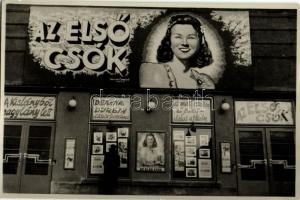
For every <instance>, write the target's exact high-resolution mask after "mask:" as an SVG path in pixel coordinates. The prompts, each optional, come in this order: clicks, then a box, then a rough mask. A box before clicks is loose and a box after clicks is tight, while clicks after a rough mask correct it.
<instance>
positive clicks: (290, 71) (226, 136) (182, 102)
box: [2, 4, 297, 196]
mask: <svg viewBox="0 0 300 200" xmlns="http://www.w3.org/2000/svg"><path fill="white" fill-rule="evenodd" d="M182 14H186V15H190V16H193V17H195V18H197V19H198V20H199V21H200V22H201V24H202V26H201V27H203V30H204V31H203V33H204V34H203V35H204V36H203V38H202V39H203V41H204V37H205V40H206V45H207V46H208V47H209V48H210V53H211V55H212V60H213V61H212V62H213V66H214V68H213V70H208V72H207V74H206V75H208V76H210V77H211V79H212V80H213V83H214V85H213V87H205V86H203V87H201V86H200V87H199V88H198V89H196V88H195V89H192V88H184V87H182V88H180V87H177V88H165V87H160V86H151V85H150V86H149V87H148V86H145V85H143V84H141V82H142V80H141V79H142V78H141V70H140V66H141V65H142V64H143V63H145V62H148V63H155V62H156V63H157V60H156V50H157V48H158V46H159V44H160V42H161V40H162V38H163V37H164V34H165V31H166V29H167V27H168V25H167V24H168V21H169V19H170V18H172V16H176V15H182ZM296 18H297V12H296V10H272V9H268V10H267V9H230V10H226V9H200V8H193V9H192V8H190V9H189V8H186V9H177V8H132V7H131V8H129V7H123V8H115V7H109V8H105V7H75V6H74V7H59V6H44V7H43V6H38V5H35V6H33V5H13V4H8V5H7V8H6V22H5V24H6V48H5V98H4V99H3V101H2V102H3V105H4V116H5V122H4V151H3V191H4V192H5V193H46V194H47V193H48V194H99V193H100V194H101V193H103V191H102V187H103V184H105V182H104V180H103V174H104V171H105V169H104V166H103V160H104V158H105V153H106V152H107V151H108V150H109V147H110V145H112V144H115V145H117V146H118V152H119V155H120V167H119V180H118V186H117V187H116V188H115V191H114V194H122V195H145V194H152V195H205V196H214V195H222V196H226V195H232V196H237V195H241V196H243V195H247V196H249V195H256V196H294V195H295V189H294V188H295V98H296V97H295V88H296ZM203 44H205V43H203ZM202 47H203V46H202ZM202 47H201V48H202ZM202 69H203V70H204V69H205V67H203V68H201V70H202ZM201 73H204V72H201ZM204 74H205V73H204ZM154 78H155V77H153V79H154ZM166 79H167V77H166ZM147 135H152V136H153V137H154V138H155V140H156V145H155V146H156V147H155V148H156V149H155V152H156V153H157V155H156V156H157V157H155V158H153V160H154V161H155V162H150V161H149V159H150V158H149V156H148V157H147V156H145V154H142V153H141V152H142V151H144V150H143V148H145V145H144V144H143V142H144V141H145V138H146V137H147ZM144 160H148V162H144ZM153 160H152V161H153ZM145 163H148V164H145Z"/></svg>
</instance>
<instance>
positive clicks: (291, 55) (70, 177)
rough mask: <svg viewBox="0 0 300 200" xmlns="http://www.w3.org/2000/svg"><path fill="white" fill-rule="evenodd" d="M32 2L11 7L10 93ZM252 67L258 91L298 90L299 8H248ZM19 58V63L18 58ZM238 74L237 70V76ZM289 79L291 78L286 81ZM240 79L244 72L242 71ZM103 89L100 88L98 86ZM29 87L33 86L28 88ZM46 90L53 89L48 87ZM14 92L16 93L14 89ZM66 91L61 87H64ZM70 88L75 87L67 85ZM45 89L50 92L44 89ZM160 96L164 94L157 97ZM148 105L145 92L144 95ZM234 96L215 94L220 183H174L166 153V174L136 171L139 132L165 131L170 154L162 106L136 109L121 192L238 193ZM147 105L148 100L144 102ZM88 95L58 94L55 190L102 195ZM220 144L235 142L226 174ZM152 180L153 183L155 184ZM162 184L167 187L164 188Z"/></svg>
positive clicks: (19, 80)
mask: <svg viewBox="0 0 300 200" xmlns="http://www.w3.org/2000/svg"><path fill="white" fill-rule="evenodd" d="M29 12H30V9H29V6H20V5H9V6H8V9H7V22H6V30H7V34H6V56H5V59H6V60H5V65H6V68H5V69H6V70H5V84H6V91H7V92H10V91H11V90H12V89H13V88H16V90H18V89H19V88H18V86H26V85H24V80H26V77H24V73H23V70H24V68H25V65H26V64H27V63H28V60H27V59H28V56H27V53H28V48H27V42H28V34H27V26H28V20H29ZM249 13H250V28H251V46H252V63H253V64H252V66H251V68H252V70H253V73H254V80H253V81H254V83H253V85H254V88H253V89H254V90H255V91H270V90H271V91H291V92H294V91H295V82H296V76H295V74H296V73H295V71H296V63H295V62H296V11H295V10H280V11H274V10H250V12H249ZM20 61H21V62H20ZM237 75H238V74H237ZM286 77H289V79H288V80H286ZM241 79H242V75H241ZM99 87H100V86H99ZM29 88H30V86H29ZM47 89H49V90H50V89H51V87H48V88H47ZM52 89H53V88H52ZM16 90H14V91H16ZM62 90H63V89H62ZM69 90H72V89H69ZM44 92H45V93H47V92H48V91H47V90H45V91H44ZM72 96H74V97H75V98H76V100H77V107H76V109H75V110H74V111H68V110H67V109H66V105H67V103H68V100H69V99H71V98H72ZM158 96H159V98H160V100H161V98H162V97H163V95H158ZM142 97H143V103H145V101H146V98H145V95H142ZM233 98H234V97H233V96H232V95H231V94H228V93H224V95H220V94H218V95H214V107H215V108H216V111H215V112H214V124H213V125H214V134H215V138H214V139H215V152H213V153H214V155H216V158H215V163H214V164H213V165H214V167H216V168H215V169H214V171H215V173H216V174H215V177H216V181H213V182H205V183H201V182H200V183H188V182H185V181H174V180H173V179H172V175H171V168H172V166H171V165H172V160H171V156H167V160H166V169H167V171H166V173H158V174H153V173H151V174H150V173H142V172H137V171H136V170H135V163H136V151H135V149H136V132H137V131H147V130H152V131H153V130H157V131H165V132H167V134H166V141H167V142H166V144H165V145H166V149H165V152H166V154H170V152H172V151H171V150H172V144H171V141H172V140H171V134H170V133H171V125H170V124H171V118H170V116H171V115H170V112H168V111H164V110H162V109H158V110H156V111H154V112H152V113H146V112H145V111H141V110H133V111H132V124H131V136H130V149H131V151H130V155H129V167H130V179H129V180H127V179H124V180H121V181H120V188H119V189H118V192H119V193H120V194H194V195H237V180H236V170H235V169H236V165H235V163H236V161H235V148H234V146H235V142H234V112H233V111H234V109H233ZM224 99H226V101H227V102H228V103H229V104H230V106H231V109H230V110H229V111H227V112H225V113H222V112H221V111H220V110H219V107H220V105H221V102H222V101H223V100H224ZM144 105H145V104H144ZM89 109H90V93H88V92H86V91H84V88H83V89H82V91H78V92H64V91H59V92H58V98H57V116H56V130H55V132H56V133H55V146H54V159H55V160H56V164H55V165H54V166H53V171H52V181H51V193H86V194H95V193H98V192H99V191H98V180H97V179H89V178H87V177H88V172H89V169H88V156H89V152H88V150H89V147H88V134H89V128H90V127H89V114H90V110H89ZM66 138H76V139H77V140H76V161H75V169H74V170H64V168H63V162H64V144H65V139H66ZM220 142H229V143H230V144H231V147H232V148H231V161H232V173H230V174H223V173H221V169H220V163H221V161H220V153H219V152H220ZM151 182H152V183H151ZM162 187H164V190H161V188H162Z"/></svg>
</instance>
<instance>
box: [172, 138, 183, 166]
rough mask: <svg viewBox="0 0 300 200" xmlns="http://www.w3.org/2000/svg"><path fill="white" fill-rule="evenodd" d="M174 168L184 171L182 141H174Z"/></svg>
mask: <svg viewBox="0 0 300 200" xmlns="http://www.w3.org/2000/svg"><path fill="white" fill-rule="evenodd" d="M174 170H175V171H184V141H175V142H174Z"/></svg>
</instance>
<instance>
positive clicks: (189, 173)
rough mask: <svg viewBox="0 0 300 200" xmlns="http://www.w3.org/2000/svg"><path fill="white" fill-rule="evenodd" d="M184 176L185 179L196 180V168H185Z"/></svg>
mask: <svg viewBox="0 0 300 200" xmlns="http://www.w3.org/2000/svg"><path fill="white" fill-rule="evenodd" d="M185 176H186V177H187V178H196V177H197V168H186V169H185Z"/></svg>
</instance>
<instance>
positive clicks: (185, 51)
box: [171, 24, 199, 60]
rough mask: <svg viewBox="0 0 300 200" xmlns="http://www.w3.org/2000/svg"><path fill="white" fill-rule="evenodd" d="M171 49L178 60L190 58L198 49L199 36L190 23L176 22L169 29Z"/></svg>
mask: <svg viewBox="0 0 300 200" xmlns="http://www.w3.org/2000/svg"><path fill="white" fill-rule="evenodd" d="M171 49H172V51H173V53H174V55H175V56H176V57H177V58H178V59H180V60H186V59H189V58H191V57H192V56H193V55H194V54H195V53H196V52H197V51H198V49H199V36H198V34H197V31H196V30H195V29H194V28H193V26H192V25H190V24H176V25H174V26H173V27H172V29H171Z"/></svg>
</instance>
